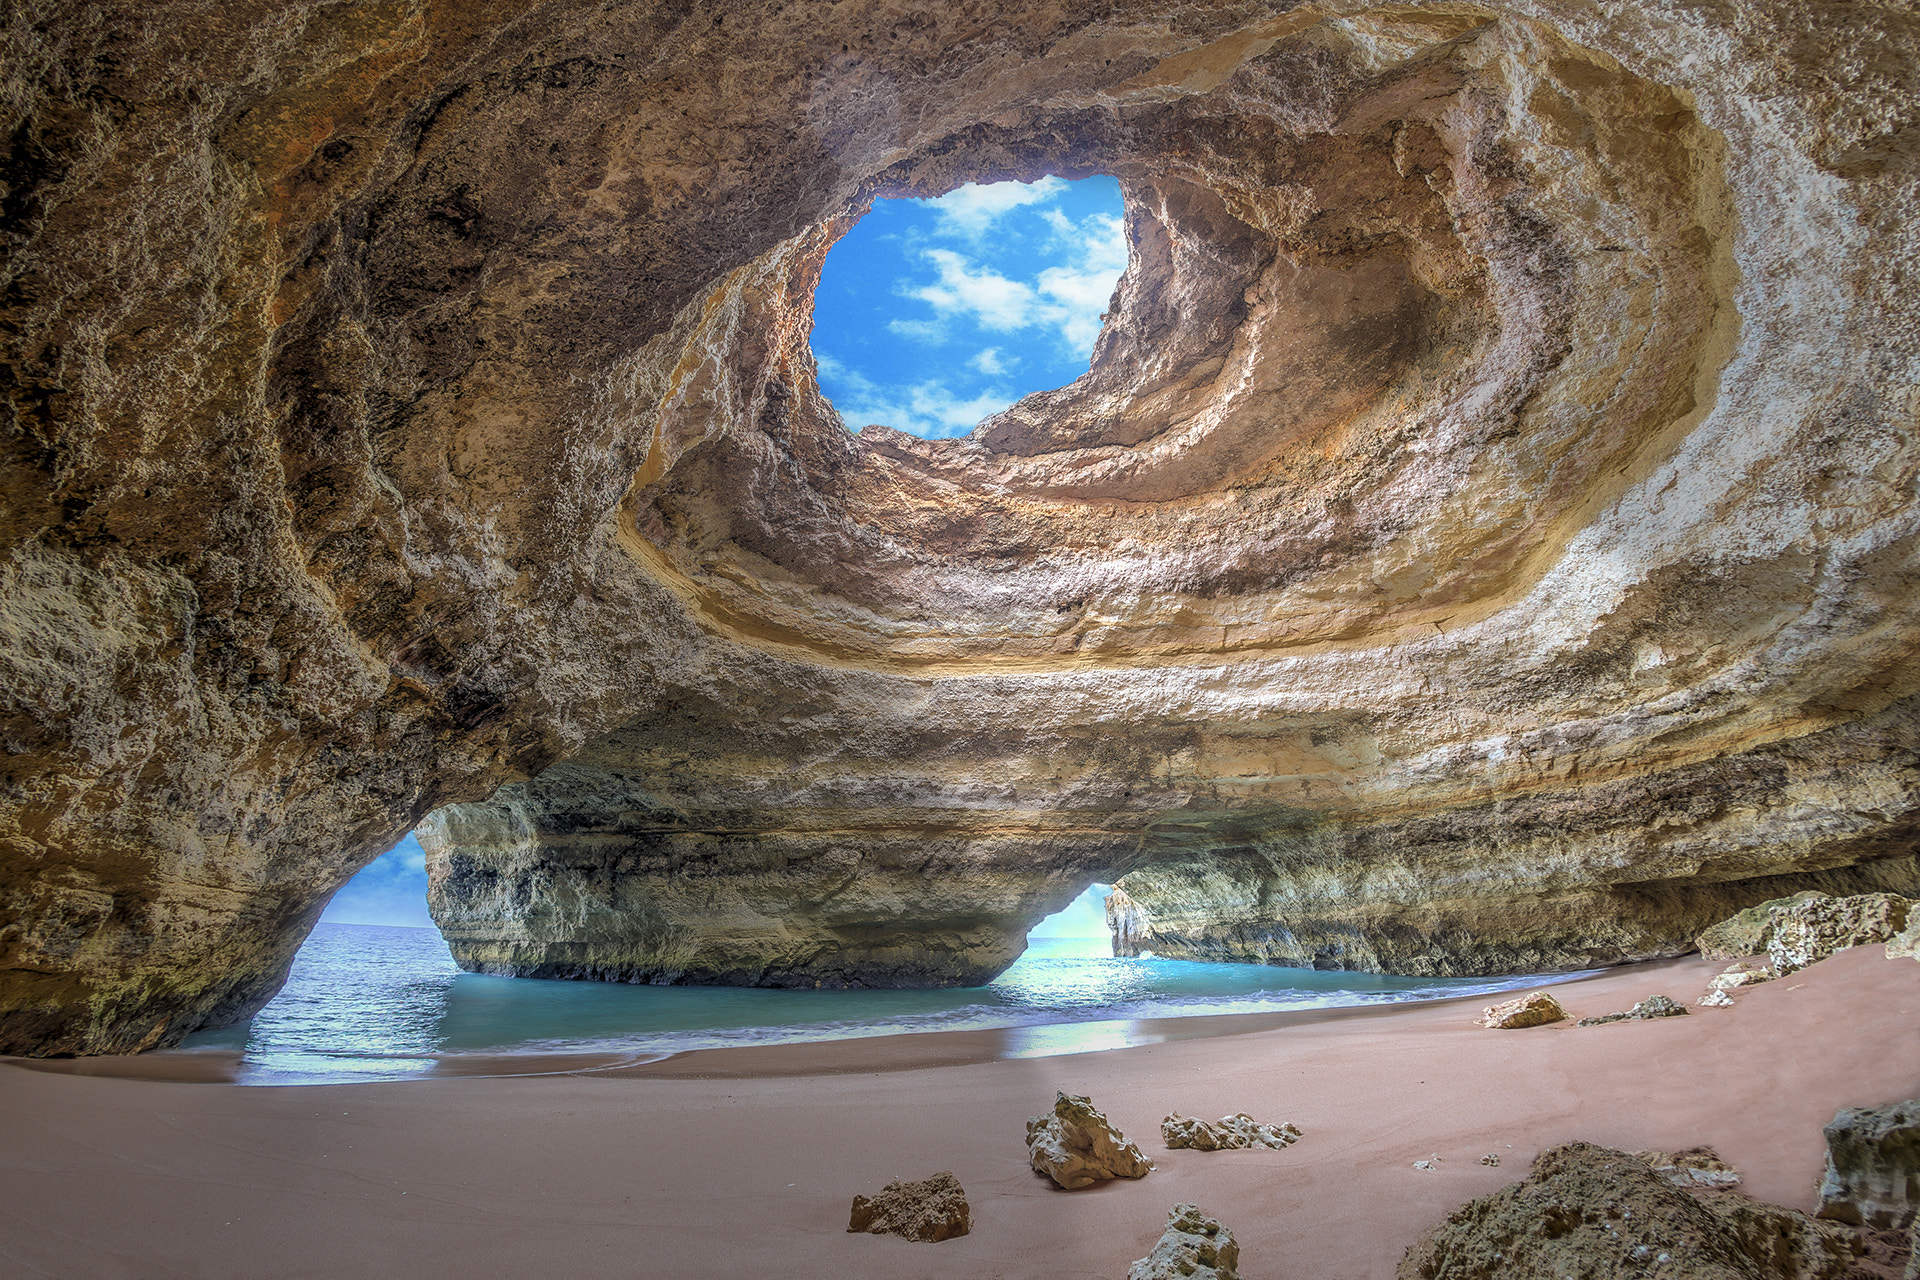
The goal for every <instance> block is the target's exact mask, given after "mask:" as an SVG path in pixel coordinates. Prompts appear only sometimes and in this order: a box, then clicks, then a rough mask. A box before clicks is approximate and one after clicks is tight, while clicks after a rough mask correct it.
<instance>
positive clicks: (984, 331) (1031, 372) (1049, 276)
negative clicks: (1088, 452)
mask: <svg viewBox="0 0 1920 1280" xmlns="http://www.w3.org/2000/svg"><path fill="white" fill-rule="evenodd" d="M1126 265H1127V238H1126V227H1125V217H1124V211H1123V205H1122V202H1121V196H1120V184H1119V182H1118V181H1117V180H1115V179H1113V178H1110V177H1105V176H1100V177H1091V178H1084V179H1081V180H1079V181H1068V180H1067V179H1065V178H1057V177H1045V178H1042V179H1040V180H1039V181H1037V182H1031V183H1021V182H995V183H988V184H975V183H969V184H968V185H966V186H963V187H959V188H956V189H955V190H953V191H950V192H948V193H947V194H946V195H944V196H940V197H938V198H937V199H931V200H917V199H899V200H876V201H874V202H873V207H872V209H871V210H870V211H869V212H868V213H867V215H866V216H865V217H864V218H862V219H861V220H860V222H859V223H858V224H856V225H855V226H854V227H853V229H852V230H850V231H848V232H847V234H846V235H844V236H842V237H841V238H840V240H839V242H838V243H836V244H835V245H834V246H833V248H832V249H831V250H829V251H828V253H827V260H826V263H825V265H824V266H823V267H822V269H821V273H820V284H819V287H818V288H817V289H816V290H815V291H814V303H813V338H812V343H813V354H814V358H815V359H816V360H817V361H818V362H819V378H820V389H821V390H822V391H823V392H825V393H826V395H827V398H828V399H830V400H832V401H833V403H834V406H835V407H836V408H837V409H839V411H840V415H841V417H842V418H843V419H844V420H845V422H846V424H847V425H848V426H849V427H852V428H854V429H855V430H859V429H860V427H861V426H863V425H865V424H868V423H875V424H879V425H883V426H888V427H892V428H894V429H895V430H897V431H905V432H908V433H910V434H912V435H917V436H922V437H925V438H927V439H931V440H937V439H944V438H948V437H952V436H963V435H965V434H967V432H969V431H971V430H972V429H973V428H974V426H975V424H977V423H978V422H979V421H980V420H981V419H982V418H985V417H987V416H988V415H990V414H994V413H998V412H999V411H1000V410H1002V409H1005V408H1006V407H1007V406H1008V405H1010V404H1012V403H1013V402H1014V401H1016V400H1019V399H1020V398H1021V397H1023V396H1026V395H1029V394H1031V393H1033V392H1035V391H1049V390H1052V389H1053V388H1055V387H1060V386H1065V385H1066V384H1067V383H1069V382H1072V381H1073V380H1074V379H1075V378H1078V377H1079V376H1080V375H1081V374H1083V373H1085V372H1086V371H1087V363H1088V360H1089V358H1090V357H1091V355H1092V353H1093V343H1094V339H1095V338H1097V337H1098V336H1099V334H1100V325H1101V322H1102V321H1103V320H1104V319H1105V318H1106V316H1105V313H1106V311H1107V309H1108V305H1109V303H1110V301H1111V299H1112V296H1113V290H1114V285H1115V284H1116V283H1117V282H1118V280H1119V277H1120V273H1121V272H1122V271H1123V270H1125V269H1126Z"/></svg>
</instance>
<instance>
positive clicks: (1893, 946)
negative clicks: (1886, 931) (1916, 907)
mask: <svg viewBox="0 0 1920 1280" xmlns="http://www.w3.org/2000/svg"><path fill="white" fill-rule="evenodd" d="M1902 956H1912V957H1913V958H1914V959H1915V960H1920V911H1910V912H1908V913H1907V927H1906V928H1905V929H1902V930H1901V931H1900V932H1899V933H1896V934H1894V935H1893V937H1891V938H1888V939H1887V959H1889V960H1898V959H1900V957H1902Z"/></svg>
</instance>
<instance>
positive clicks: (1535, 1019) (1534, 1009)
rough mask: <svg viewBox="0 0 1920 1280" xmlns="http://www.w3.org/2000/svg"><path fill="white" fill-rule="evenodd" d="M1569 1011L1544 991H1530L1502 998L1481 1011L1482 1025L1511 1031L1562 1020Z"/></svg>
mask: <svg viewBox="0 0 1920 1280" xmlns="http://www.w3.org/2000/svg"><path fill="white" fill-rule="evenodd" d="M1566 1016H1567V1011H1566V1010H1565V1009H1563V1008H1561V1007H1560V1002H1559V1001H1558V1000H1555V999H1554V998H1553V997H1552V996H1550V995H1548V994H1547V993H1546V992H1544V991H1530V992H1528V993H1527V994H1526V995H1524V996H1515V997H1514V998H1513V999H1511V1000H1502V1001H1501V1002H1500V1003H1499V1004H1490V1005H1488V1006H1487V1007H1486V1008H1485V1009H1482V1010H1481V1011H1480V1025H1481V1026H1483V1027H1490V1028H1493V1029H1495V1030H1501V1031H1511V1030H1515V1029H1517V1028H1521V1027H1544V1026H1546V1025H1547V1024H1548V1023H1550V1022H1560V1021H1562V1020H1563V1019H1565V1018H1566Z"/></svg>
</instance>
